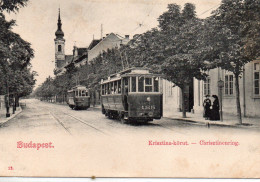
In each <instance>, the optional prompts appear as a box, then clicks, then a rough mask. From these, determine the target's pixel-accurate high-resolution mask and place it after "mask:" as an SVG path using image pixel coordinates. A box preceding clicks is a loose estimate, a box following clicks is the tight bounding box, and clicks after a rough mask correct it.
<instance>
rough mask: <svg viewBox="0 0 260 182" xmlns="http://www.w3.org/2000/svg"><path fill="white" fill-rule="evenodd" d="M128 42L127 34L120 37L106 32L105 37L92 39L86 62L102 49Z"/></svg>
mask: <svg viewBox="0 0 260 182" xmlns="http://www.w3.org/2000/svg"><path fill="white" fill-rule="evenodd" d="M128 42H129V35H126V36H125V37H121V36H120V35H117V34H115V33H110V34H106V37H103V38H102V39H100V40H93V41H92V42H91V43H90V45H89V48H88V62H89V63H91V62H92V61H93V59H94V58H96V57H97V56H98V55H100V54H101V53H103V52H104V51H107V50H108V49H112V48H115V47H120V45H125V44H127V43H128Z"/></svg>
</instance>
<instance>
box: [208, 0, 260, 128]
mask: <svg viewBox="0 0 260 182" xmlns="http://www.w3.org/2000/svg"><path fill="white" fill-rule="evenodd" d="M259 10H260V3H259V0H253V1H249V0H245V1H244V0H223V1H222V3H221V5H220V7H219V8H218V9H217V10H215V11H214V12H213V15H212V16H211V17H210V18H209V19H208V20H207V24H206V25H208V28H207V31H206V32H205V37H206V39H205V42H210V46H211V49H208V53H207V55H211V56H210V57H212V58H213V59H212V63H214V64H215V66H216V67H221V68H222V69H225V70H228V71H230V72H232V73H233V74H234V77H235V91H236V105H237V116H238V122H239V124H242V117H241V106H240V92H239V77H240V76H241V75H242V73H243V68H244V65H245V64H246V63H248V62H250V61H252V60H253V59H255V58H257V56H259V43H260V42H259V31H260V24H259V22H260V14H259V13H260V12H259ZM249 15H250V16H249ZM257 35H258V36H257Z"/></svg>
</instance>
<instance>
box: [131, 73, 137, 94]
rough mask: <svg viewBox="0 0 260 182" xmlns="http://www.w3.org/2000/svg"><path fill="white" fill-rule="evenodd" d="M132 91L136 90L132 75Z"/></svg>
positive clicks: (134, 79)
mask: <svg viewBox="0 0 260 182" xmlns="http://www.w3.org/2000/svg"><path fill="white" fill-rule="evenodd" d="M131 79H132V90H131V91H132V92H136V77H135V76H133V77H132V78H131Z"/></svg>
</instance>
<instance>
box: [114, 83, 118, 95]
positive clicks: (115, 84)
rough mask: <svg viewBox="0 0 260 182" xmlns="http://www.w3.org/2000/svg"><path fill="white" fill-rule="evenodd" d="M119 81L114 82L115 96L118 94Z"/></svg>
mask: <svg viewBox="0 0 260 182" xmlns="http://www.w3.org/2000/svg"><path fill="white" fill-rule="evenodd" d="M117 92H118V90H117V81H115V82H114V94H117Z"/></svg>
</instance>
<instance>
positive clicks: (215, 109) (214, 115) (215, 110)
mask: <svg viewBox="0 0 260 182" xmlns="http://www.w3.org/2000/svg"><path fill="white" fill-rule="evenodd" d="M212 97H213V98H214V101H213V105H212V109H211V112H210V120H214V121H218V120H220V114H219V101H218V96H216V95H212Z"/></svg>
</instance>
